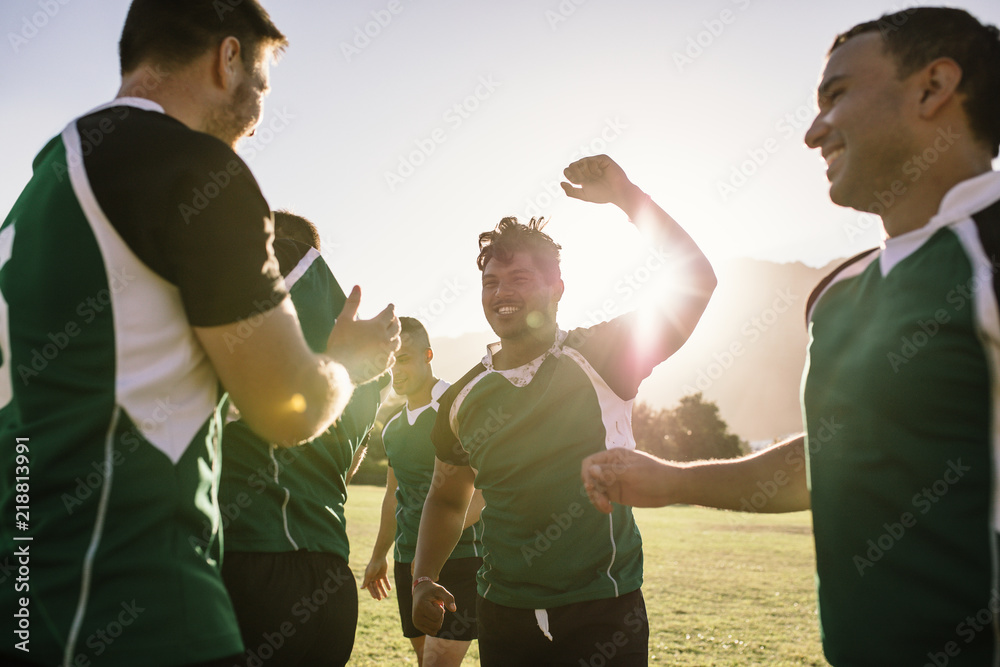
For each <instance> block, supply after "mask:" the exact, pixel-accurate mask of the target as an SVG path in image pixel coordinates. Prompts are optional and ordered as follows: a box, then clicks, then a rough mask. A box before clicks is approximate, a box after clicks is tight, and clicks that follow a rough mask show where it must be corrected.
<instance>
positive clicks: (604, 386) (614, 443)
mask: <svg viewBox="0 0 1000 667" xmlns="http://www.w3.org/2000/svg"><path fill="white" fill-rule="evenodd" d="M562 354H563V356H565V357H568V358H570V359H572V360H573V361H574V362H576V365H577V366H579V367H580V368H581V369H582V370H583V372H584V373H586V375H587V377H588V378H589V379H590V383H591V384H592V385H593V387H594V392H595V393H596V394H597V401H598V403H599V404H600V406H601V420H602V421H603V422H604V446H605V447H607V448H608V449H612V448H615V447H624V448H626V449H635V438H634V437H633V436H632V401H631V400H628V401H625V400H622V398H621V397H620V396H619V395H618V394H616V393H615V392H614V391H613V390H612V389H611V387H609V386H608V383H607V382H605V381H604V378H602V377H601V375H600V373H598V372H597V371H596V370H594V367H593V366H591V365H590V362H589V361H587V358H586V357H584V356H583V354H582V353H581V352H580V351H579V350H577V349H576V348H572V347H563V349H562Z"/></svg>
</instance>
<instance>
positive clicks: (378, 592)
mask: <svg viewBox="0 0 1000 667" xmlns="http://www.w3.org/2000/svg"><path fill="white" fill-rule="evenodd" d="M397 487H398V482H397V481H396V474H395V473H394V472H393V471H392V466H389V468H388V470H387V471H386V475H385V496H384V497H383V498H382V518H381V520H380V521H379V524H378V535H377V536H376V537H375V546H374V547H373V548H372V557H371V559H370V560H369V562H368V567H367V568H366V569H365V578H364V580H363V581H362V582H361V588H367V589H368V592H369V593H371V596H372V597H373V598H375V599H376V600H381V599H382V598H385V597H387V596H388V595H389V590H391V589H392V586H390V585H389V577H388V573H389V565H388V563H387V562H386V558H387V556H388V555H389V549H391V548H392V543H393V541H394V540H395V537H396V488H397Z"/></svg>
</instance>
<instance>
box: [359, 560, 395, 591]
mask: <svg viewBox="0 0 1000 667" xmlns="http://www.w3.org/2000/svg"><path fill="white" fill-rule="evenodd" d="M388 572H389V565H388V563H387V562H386V559H385V558H383V559H381V560H378V559H374V558H373V559H372V560H371V561H370V562H369V563H368V567H366V568H365V578H364V580H363V581H362V582H361V588H366V589H368V592H369V593H371V596H372V597H373V598H375V599H376V600H383V599H385V598H387V597H389V591H391V590H392V586H391V585H390V584H389V577H388Z"/></svg>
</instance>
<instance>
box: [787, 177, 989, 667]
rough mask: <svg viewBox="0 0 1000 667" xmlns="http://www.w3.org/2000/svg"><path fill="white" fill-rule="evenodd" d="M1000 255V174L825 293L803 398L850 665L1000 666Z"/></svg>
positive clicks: (826, 575) (830, 585)
mask: <svg viewBox="0 0 1000 667" xmlns="http://www.w3.org/2000/svg"><path fill="white" fill-rule="evenodd" d="M998 262H1000V174H998V173H995V172H991V173H988V174H985V175H982V176H979V177H977V178H974V179H971V180H968V181H965V182H963V183H960V184H959V185H957V186H955V187H954V188H953V189H952V190H951V191H950V192H949V193H948V194H947V196H946V197H945V198H944V200H943V201H942V203H941V208H940V210H939V212H938V214H937V215H935V216H934V217H933V218H932V219H931V220H930V222H929V223H928V224H927V225H926V226H925V227H923V228H921V229H918V230H915V231H912V232H910V233H907V234H904V235H901V236H898V237H895V238H891V239H888V240H887V241H886V242H885V246H884V247H883V248H882V249H881V250H876V251H870V252H869V253H866V254H864V255H861V256H859V257H857V258H855V259H854V260H852V261H850V262H848V263H847V264H845V265H843V266H841V267H840V268H839V269H838V270H837V271H835V272H834V273H833V274H832V275H830V276H828V277H827V278H826V279H825V280H824V281H823V282H822V283H820V285H819V286H818V287H817V289H816V291H815V292H814V293H813V295H812V297H811V298H810V307H809V315H808V319H809V334H810V344H809V357H808V362H807V365H806V372H805V376H804V380H803V393H802V402H803V412H804V418H805V425H806V432H807V436H806V437H807V440H806V444H807V458H808V471H809V487H810V493H811V497H812V512H813V523H814V532H815V540H816V567H817V573H818V577H817V579H818V587H819V610H820V622H821V629H822V637H823V647H824V651H825V653H826V656H827V659H828V660H830V662H831V663H832V664H834V665H879V666H882V665H924V664H947V665H950V666H955V665H986V664H997V660H998V659H1000V656H998V653H997V636H998V630H1000V624H998V622H997V614H996V611H997V609H998V603H1000V599H998V598H1000V591H998V582H997V532H996V531H997V527H998V520H1000V518H998V516H997V513H996V512H997V507H998V500H1000V498H998V490H997V484H996V469H997V468H996V467H997V464H998V457H997V452H998V447H1000V424H998V415H1000V412H998V401H1000V394H998V388H1000V385H998V383H1000V367H998V363H1000V347H998V345H1000V318H998V307H997V294H998V293H1000V292H998V289H997V280H998V273H997V268H998V267H1000V263H998ZM942 661H943V662H942Z"/></svg>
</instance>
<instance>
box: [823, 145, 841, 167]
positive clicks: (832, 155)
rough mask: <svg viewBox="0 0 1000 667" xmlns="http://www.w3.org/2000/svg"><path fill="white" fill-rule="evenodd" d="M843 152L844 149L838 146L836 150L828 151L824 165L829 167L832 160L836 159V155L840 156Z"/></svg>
mask: <svg viewBox="0 0 1000 667" xmlns="http://www.w3.org/2000/svg"><path fill="white" fill-rule="evenodd" d="M843 154H844V149H843V148H838V149H837V150H835V151H832V152H830V153H828V154H827V156H826V166H828V167H829V166H830V165H831V164H833V161H834V160H836V159H837V158H838V157H840V156H841V155H843Z"/></svg>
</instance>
